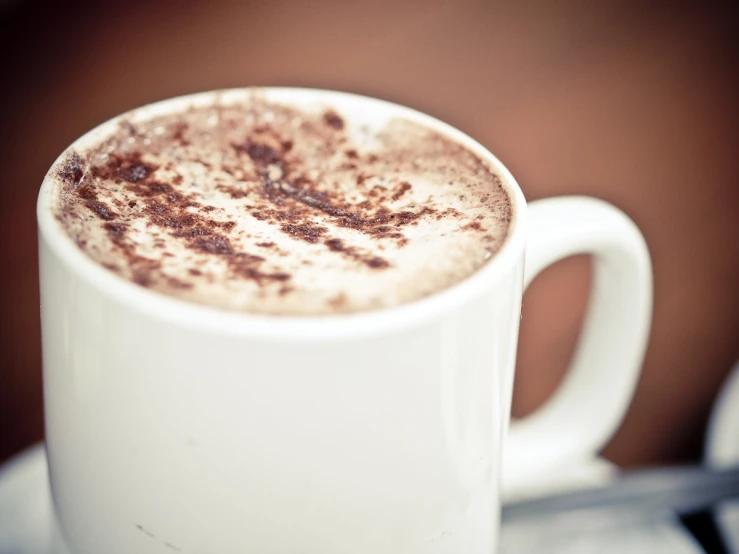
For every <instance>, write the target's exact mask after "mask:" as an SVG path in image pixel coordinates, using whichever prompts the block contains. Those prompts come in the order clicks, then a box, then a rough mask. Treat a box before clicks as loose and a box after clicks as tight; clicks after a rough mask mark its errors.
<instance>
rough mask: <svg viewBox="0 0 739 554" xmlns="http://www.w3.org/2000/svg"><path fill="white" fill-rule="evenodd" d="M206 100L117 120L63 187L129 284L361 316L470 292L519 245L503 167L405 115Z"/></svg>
mask: <svg viewBox="0 0 739 554" xmlns="http://www.w3.org/2000/svg"><path fill="white" fill-rule="evenodd" d="M194 98H195V97H194ZM197 98H198V99H199V100H198V101H192V102H187V99H184V100H182V99H181V100H180V101H179V104H177V108H176V109H167V103H163V104H155V105H153V106H151V107H148V108H142V109H141V110H135V111H133V112H130V113H128V114H124V115H123V116H120V117H118V118H116V119H115V120H113V121H111V122H109V123H107V124H105V125H104V126H102V127H101V128H100V129H98V130H96V131H95V132H94V133H92V134H91V135H89V136H88V137H85V139H83V140H81V141H78V143H77V144H76V145H75V146H73V147H72V148H70V149H69V150H68V151H67V152H66V153H65V154H64V155H63V156H62V157H61V158H60V160H59V161H58V162H57V163H56V164H55V165H54V167H52V169H51V170H50V172H49V175H48V176H47V179H52V180H53V185H54V191H55V193H54V210H55V215H56V217H57V219H58V220H59V222H60V224H61V226H62V227H63V229H64V231H65V232H66V233H67V234H68V235H69V237H70V238H71V239H72V240H73V241H74V242H75V243H76V244H77V245H78V246H79V248H80V249H81V250H82V251H84V252H85V253H86V254H87V255H88V256H89V257H90V258H92V259H93V260H94V261H95V262H97V263H98V264H100V265H101V266H103V267H105V268H107V269H108V270H110V271H112V272H114V273H116V274H117V275H119V276H120V277H121V278H123V279H127V280H129V281H132V282H134V283H136V284H138V285H140V286H142V287H147V288H149V289H151V290H154V291H157V292H159V293H162V294H166V295H169V296H172V297H175V298H178V299H181V300H185V301H188V302H194V303H198V304H203V305H208V306H212V307H216V308H221V309H227V310H240V311H244V312H249V313H261V314H274V315H297V316H301V315H302V316H310V315H326V314H333V313H347V312H358V311H364V310H372V309H379V308H384V307H390V306H395V305H399V304H402V303H406V302H411V301H413V300H416V299H420V298H422V297H425V296H427V295H430V294H433V293H435V292H438V291H440V290H443V289H445V288H447V287H449V286H451V285H454V284H455V283H458V282H459V281H462V280H463V279H465V278H466V277H468V276H470V275H471V274H472V273H474V272H475V271H477V270H478V269H479V268H480V267H482V266H483V265H484V264H486V263H487V262H488V261H489V260H490V259H491V258H492V257H493V256H494V255H495V254H496V252H497V251H498V250H499V249H500V248H501V245H502V244H503V243H504V241H505V239H506V236H507V234H508V231H509V227H510V224H511V220H512V217H513V216H512V205H511V199H510V196H509V194H508V192H507V191H506V189H505V187H504V185H503V184H502V182H501V180H500V178H499V177H498V175H496V174H495V172H494V171H493V170H492V169H491V167H490V166H489V165H488V163H486V161H485V160H484V159H482V158H481V157H479V156H478V155H476V154H475V153H473V152H471V151H470V150H469V149H468V148H466V147H464V146H462V145H461V144H459V143H457V142H455V141H454V140H452V139H451V138H448V137H446V136H444V135H443V134H440V133H439V132H438V131H436V130H434V129H432V128H430V127H426V126H425V125H422V124H420V123H418V122H415V121H413V120H412V119H410V118H404V117H402V116H395V115H393V111H392V110H391V109H386V111H387V112H388V116H387V117H385V118H378V117H377V114H375V113H371V114H369V113H363V112H360V111H357V110H348V109H346V106H343V105H341V103H338V104H337V105H332V104H331V103H328V104H327V103H323V102H321V101H320V98H321V97H320V95H319V96H316V97H315V98H314V99H313V100H311V101H310V102H308V101H306V102H298V101H292V102H287V101H283V100H281V99H279V98H278V99H275V98H272V97H270V95H269V94H268V93H266V92H261V91H259V90H258V89H254V90H251V91H242V92H241V93H240V94H236V95H233V94H231V95H229V94H226V93H223V94H218V93H214V94H212V95H211V96H210V97H209V99H208V101H207V102H204V101H203V96H202V95H200V96H198V97H197Z"/></svg>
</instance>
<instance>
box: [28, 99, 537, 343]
mask: <svg viewBox="0 0 739 554" xmlns="http://www.w3.org/2000/svg"><path fill="white" fill-rule="evenodd" d="M255 94H264V95H266V96H267V97H269V96H277V97H278V98H280V100H279V101H281V102H289V101H290V100H289V99H290V98H293V99H296V100H294V101H296V102H297V103H299V102H301V101H303V102H305V101H306V100H312V101H316V100H318V101H321V102H326V103H329V104H330V102H331V99H332V98H334V99H337V100H338V101H339V102H341V101H343V102H344V103H346V102H353V103H364V104H372V105H373V106H374V107H376V108H378V109H382V110H385V111H386V112H387V113H388V114H390V116H391V117H395V116H397V117H401V118H404V119H407V120H410V121H412V122H415V123H418V124H420V125H423V126H424V127H426V128H429V129H431V130H434V131H436V132H438V133H440V134H442V135H444V136H445V137H446V138H449V139H451V140H453V141H454V142H456V143H458V144H460V145H461V146H463V147H464V148H466V149H467V150H469V151H470V152H472V153H473V154H474V155H476V156H478V157H480V158H481V159H483V160H484V161H485V162H486V163H487V164H489V165H490V167H491V168H492V169H493V170H494V172H495V173H496V175H498V177H499V178H500V180H501V182H502V184H503V187H504V188H505V190H506V192H507V193H508V196H509V198H510V199H511V204H512V214H513V217H512V218H511V222H510V227H509V231H508V236H507V237H506V238H505V240H504V242H503V244H502V246H501V248H500V249H499V250H498V251H497V252H496V253H495V255H494V256H493V257H492V258H491V259H490V260H489V261H488V262H486V263H485V265H483V266H482V267H481V268H479V269H478V270H476V271H475V272H473V273H472V274H471V275H469V276H467V277H466V278H464V279H462V280H461V281H459V282H457V283H455V284H453V285H451V286H449V287H446V288H444V289H442V290H440V291H437V292H435V293H433V294H430V295H428V296H425V297H422V298H419V299H416V300H413V301H410V302H407V303H403V304H398V305H395V306H389V307H385V308H379V309H374V310H364V311H359V312H352V313H338V314H321V315H306V316H301V315H276V314H274V315H271V314H256V313H250V312H246V311H243V312H242V311H231V310H227V309H223V308H216V307H212V306H207V305H203V304H196V303H194V302H190V301H187V300H183V299H179V298H175V297H173V296H169V295H166V294H165V293H162V292H158V291H154V290H150V289H147V288H144V287H142V286H140V285H137V284H136V283H133V282H132V281H129V280H127V279H125V278H123V277H121V276H119V275H118V274H116V273H114V272H113V271H111V270H108V269H106V268H104V267H103V266H101V265H99V264H98V263H97V262H95V261H94V260H93V259H92V258H90V257H89V256H88V255H87V254H86V253H85V252H83V251H82V249H80V248H79V247H78V246H77V245H76V244H75V243H74V241H73V239H72V238H71V237H70V236H69V235H68V234H67V232H66V231H65V230H64V229H63V227H62V225H61V223H60V221H59V220H58V219H57V217H56V216H55V215H54V213H53V209H52V208H53V200H54V195H53V193H54V190H53V189H54V186H55V180H54V179H53V178H52V175H54V174H55V170H56V169H57V168H58V167H59V165H60V163H62V161H63V160H64V159H65V156H66V154H67V153H68V152H69V151H70V150H72V149H76V148H77V149H78V148H80V147H81V146H82V147H84V145H86V144H93V143H95V142H98V141H99V140H101V136H104V135H107V134H110V133H111V132H112V131H113V129H114V128H115V127H116V126H117V124H118V122H119V121H121V120H122V119H129V120H131V119H133V120H146V119H149V118H151V117H153V116H156V115H163V114H166V113H172V112H176V111H178V110H181V109H183V108H185V107H187V106H192V105H207V104H211V103H213V102H214V101H216V100H218V99H221V101H223V102H224V103H228V102H237V101H239V100H242V99H247V98H248V97H249V96H250V95H255ZM526 212H527V209H526V200H525V198H524V195H523V192H522V191H521V188H520V186H519V185H518V183H517V182H516V180H515V178H514V177H513V175H512V174H511V172H510V171H509V170H508V169H507V168H506V167H505V165H503V163H502V162H501V161H500V160H499V159H498V158H497V157H496V156H495V155H494V154H492V153H491V152H490V151H489V150H488V149H487V148H485V147H484V146H483V145H482V144H480V143H479V142H477V141H476V140H475V139H473V138H472V137H470V136H469V135H467V134H466V133H464V132H462V131H460V130H459V129H457V128H455V127H453V126H451V125H449V124H448V123H444V122H443V121H441V120H439V119H437V118H435V117H433V116H430V115H428V114H425V113H423V112H420V111H418V110H415V109H413V108H409V107H407V106H403V105H400V104H396V103H393V102H388V101H386V100H380V99H377V98H373V97H370V96H364V95H359V94H354V93H348V92H340V91H333V90H326V89H315V88H300V87H242V88H232V89H218V90H211V91H205V92H198V93H194V94H187V95H183V96H177V97H174V98H169V99H165V100H161V101H158V102H154V103H150V104H147V105H144V106H141V107H138V108H134V109H132V110H129V111H127V112H125V113H122V114H120V115H117V116H115V117H113V118H111V119H108V120H107V121H105V122H103V123H102V124H100V125H98V126H97V127H95V128H93V129H91V130H90V131H88V132H86V133H85V134H83V135H82V136H81V137H80V138H78V139H77V140H75V141H74V142H73V143H72V144H70V145H69V146H68V147H67V148H65V149H64V151H63V152H62V153H61V154H60V155H59V157H58V158H57V159H56V160H55V161H54V163H53V164H52V165H51V167H50V169H49V171H48V172H47V174H46V176H45V177H44V180H43V182H42V184H41V188H40V191H39V195H38V201H37V205H36V215H37V223H38V232H39V240H40V241H43V242H44V243H45V244H46V245H47V246H48V247H49V249H50V250H51V251H52V252H53V254H54V255H56V256H57V257H58V258H59V260H60V261H61V262H62V263H63V264H64V265H65V266H66V268H67V269H68V270H69V271H70V272H71V273H73V274H74V275H75V276H76V277H77V278H79V279H80V280H81V281H82V282H86V283H88V284H89V285H90V286H93V287H94V288H96V289H97V290H98V291H100V292H101V293H102V294H104V295H106V296H108V297H110V298H114V299H116V300H117V301H118V302H120V303H123V304H125V305H127V306H129V307H130V309H131V310H135V311H137V312H140V313H144V314H146V315H148V316H150V317H153V318H157V319H162V320H167V321H169V322H171V323H173V324H176V325H177V326H185V327H190V328H196V329H199V330H202V331H209V332H213V333H217V334H227V335H240V336H245V337H246V336H248V337H259V338H262V339H270V338H272V339H275V340H281V341H284V340H293V339H294V340H321V339H325V340H332V339H337V338H341V339H346V338H351V337H357V336H366V335H369V334H372V335H374V334H379V333H383V334H386V333H392V332H395V331H396V330H398V329H401V328H406V327H408V326H412V325H414V324H418V323H422V322H424V321H428V320H429V319H430V318H433V317H435V316H438V315H440V314H444V313H448V312H449V311H450V310H452V309H453V308H455V307H457V306H459V305H461V304H464V303H465V302H466V301H469V300H470V299H473V298H477V297H479V296H480V295H482V294H483V293H484V292H485V291H488V290H489V289H490V288H492V287H494V286H495V284H496V283H497V282H498V281H499V280H501V279H502V278H503V277H504V276H506V275H508V274H509V272H510V271H511V270H512V269H513V268H514V267H515V265H516V262H517V261H519V260H520V259H521V258H522V257H523V253H524V249H525V240H526V228H527V218H526V215H527V214H526ZM39 255H40V256H42V255H43V253H42V252H41V250H40V251H39ZM42 308H43V306H42Z"/></svg>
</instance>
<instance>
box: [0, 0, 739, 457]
mask: <svg viewBox="0 0 739 554" xmlns="http://www.w3.org/2000/svg"><path fill="white" fill-rule="evenodd" d="M732 4H733V3H731V2H714V3H708V4H705V3H704V4H700V3H697V2H691V3H687V2H671V3H667V2H664V3H660V2H637V1H633V2H632V1H626V0H604V1H601V2H599V3H589V2H581V1H576V0H563V1H560V2H549V1H547V0H535V1H530V2H527V3H523V2H520V3H514V2H506V3H503V2H496V1H493V0H490V1H485V0H458V1H456V2H446V1H443V0H426V1H417V2H400V1H398V0H373V1H370V0H362V1H359V0H345V1H341V0H317V1H301V0H275V1H264V0H261V1H249V0H245V1H242V2H225V1H210V2H207V1H201V2H172V3H163V2H156V1H153V0H152V1H149V2H145V1H134V0H131V1H129V2H121V3H117V4H109V3H104V2H99V3H82V2H75V1H68V2H64V3H54V2H45V1H34V0H16V1H15V2H7V1H5V2H2V1H0V52H1V54H0V76H1V77H0V78H1V79H2V84H1V85H0V100H2V101H1V102H0V111H1V113H0V210H1V216H0V254H1V255H2V258H0V259H1V260H2V268H1V269H0V305H1V306H2V310H0V462H2V461H3V460H5V459H6V458H8V457H9V456H11V455H12V454H14V453H16V452H17V451H19V450H20V449H22V448H24V447H25V446H28V445H30V444H32V443H33V442H35V441H38V440H40V439H41V438H42V436H43V412H42V397H41V355H40V327H39V314H38V309H39V305H38V304H39V302H38V282H37V260H36V224H35V215H34V205H35V199H36V194H37V191H38V187H39V185H40V183H41V180H42V178H43V175H44V173H45V171H46V169H47V168H48V167H49V165H50V164H51V163H52V161H53V160H54V159H55V158H56V156H57V155H58V154H59V153H60V152H61V151H62V150H63V149H64V148H65V147H66V146H67V145H68V144H69V143H70V142H72V141H73V140H74V139H75V138H77V137H78V136H79V135H80V134H82V133H83V132H85V131H86V130H88V129H90V128H91V127H93V126H95V125H97V124H98V123H101V122H102V121H104V120H106V119H108V118H110V117H112V116H114V115H116V114H118V113H120V112H122V111H125V110H127V109H130V108H133V107H136V106H139V105H141V104H145V103H148V102H152V101H155V100H160V99H163V98H166V97H170V96H174V95H179V94H185V93H190V92H195V91H200V90H206V89H214V88H221V87H233V86H244V85H268V84H276V85H299V86H316V87H323V88H336V89H341V90H347V91H352V92H358V93H363V94H368V95H373V96H378V97H381V98H385V99H389V100H393V101H396V102H400V103H403V104H408V105H410V106H413V107H415V108H418V109H420V110H422V111H426V112H428V113H430V114H432V115H435V116H437V117H440V118H442V119H444V120H447V121H448V122H450V123H452V124H453V125H455V126H457V127H459V128H461V129H462V130H464V131H466V132H467V133H469V134H471V135H472V136H474V137H476V138H477V139H479V140H480V141H481V142H482V143H483V144H485V145H486V146H488V147H489V148H490V149H491V150H492V151H493V152H495V153H496V154H497V155H498V156H499V157H500V158H501V159H502V160H503V161H504V163H506V164H507V165H508V166H509V168H510V169H511V170H512V171H513V173H514V174H515V175H516V176H517V178H518V180H519V182H520V183H521V185H522V188H523V189H524V192H525V194H526V195H527V197H528V198H529V199H530V200H533V199H536V198H541V197H546V196H552V195H559V194H570V193H582V194H590V195H595V196H598V197H601V198H604V199H606V200H609V201H611V202H613V203H615V204H616V205H618V206H620V207H622V208H623V209H625V210H626V211H627V212H628V213H629V214H630V215H631V216H632V217H633V218H634V219H635V220H636V222H637V223H638V224H639V225H640V226H641V228H642V229H643V231H644V233H645V235H646V237H647V241H648V243H649V246H650V249H651V251H652V255H653V262H654V271H655V312H654V328H653V333H652V338H651V341H650V346H649V351H648V354H647V358H646V363H645V368H644V374H643V377H642V379H641V382H640V385H639V389H638V392H637V395H636V397H635V399H634V402H633V405H632V407H631V410H630V412H629V415H628V417H627V418H626V421H625V422H624V425H623V426H622V428H621V430H620V431H619V433H618V435H617V436H616V437H615V439H614V440H613V441H612V443H611V444H610V445H609V446H608V448H607V449H606V455H607V456H608V457H609V458H610V459H612V460H614V461H616V462H618V463H620V464H622V465H645V464H655V463H671V462H678V461H685V460H692V459H697V458H698V457H699V456H700V446H701V441H702V436H703V432H704V429H705V425H706V421H707V416H708V413H709V410H710V406H711V403H712V402H713V399H714V397H715V395H716V392H717V390H718V389H719V387H720V385H721V382H722V380H723V378H724V377H725V375H726V374H727V373H728V371H729V369H730V367H731V365H732V363H733V362H734V361H735V360H737V358H739V340H737V338H738V337H739V333H738V331H739V248H738V246H737V244H738V241H739V186H738V185H739V182H738V181H739V153H738V151H737V146H738V145H739V102H738V101H737V100H738V99H739V86H737V83H736V82H735V80H734V79H735V77H736V75H737V67H738V66H737V61H738V60H739V55H738V51H737V47H736V42H735V40H736V39H735V37H736V36H739V25H737V19H736V17H735V14H734V13H733V10H732ZM588 270H589V265H588V262H587V260H584V259H573V260H568V261H566V262H563V263H561V264H559V265H558V266H556V267H554V268H552V269H551V270H549V271H547V272H546V273H545V274H544V275H543V276H542V277H541V278H539V279H538V280H537V281H536V282H535V284H534V285H532V287H531V289H530V291H529V292H528V293H527V294H526V297H525V300H524V314H523V323H522V335H521V341H520V354H519V368H518V377H517V382H516V391H515V401H514V405H515V408H514V413H515V414H516V415H523V414H526V413H529V412H530V411H531V410H533V409H534V408H535V407H536V406H538V405H539V404H540V403H541V402H542V401H543V400H544V399H545V398H546V397H547V396H548V394H549V393H550V392H551V391H552V389H553V388H554V387H555V386H556V384H557V382H558V381H559V379H560V378H561V375H562V373H563V371H564V369H565V367H566V365H567V360H568V358H569V356H570V354H571V352H572V348H573V344H574V341H575V339H576V336H577V332H578V326H579V324H580V318H581V316H582V311H583V309H584V306H585V302H586V299H587V288H588V283H589V272H588Z"/></svg>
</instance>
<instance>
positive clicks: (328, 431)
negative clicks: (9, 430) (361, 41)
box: [38, 89, 526, 554]
mask: <svg viewBox="0 0 739 554" xmlns="http://www.w3.org/2000/svg"><path fill="white" fill-rule="evenodd" d="M263 93H265V94H268V95H269V94H272V95H275V98H279V99H282V100H285V99H287V100H290V101H295V102H296V103H298V104H299V103H300V102H302V101H304V100H305V98H310V99H314V98H316V97H317V98H320V99H321V100H325V101H326V102H327V103H329V104H331V105H336V106H337V107H338V108H339V109H340V110H359V109H361V110H370V111H372V110H375V111H377V112H378V114H382V115H383V117H385V116H387V115H388V114H390V115H392V116H400V117H404V118H410V119H412V120H414V121H418V122H420V123H422V124H424V125H426V126H431V127H433V128H434V129H436V130H439V131H441V132H443V133H444V134H446V135H448V136H450V137H451V138H453V139H454V140H456V141H458V142H460V143H462V144H463V145H465V146H466V147H467V148H469V149H470V150H471V151H473V152H474V153H475V154H477V155H478V156H479V157H480V158H482V159H483V160H484V161H485V162H486V163H488V164H490V166H491V167H492V168H493V169H494V171H495V172H496V173H497V174H498V175H499V176H500V178H501V180H502V182H503V184H504V186H505V187H506V188H507V190H508V192H509V195H510V197H511V200H512V203H513V214H514V215H513V220H512V222H511V226H510V229H509V235H508V238H507V239H506V243H505V244H504V246H503V247H502V249H501V250H500V251H499V252H498V253H497V254H496V255H495V257H494V258H493V259H492V260H491V261H490V262H489V263H488V264H486V265H485V266H484V267H483V268H482V269H480V270H479V271H477V272H476V273H475V274H473V275H472V276H470V277H469V278H467V279H466V280H464V281H462V282H460V283H458V284H456V285H454V286H452V287H449V288H447V289H445V290H443V291H441V292H439V293H437V294H434V295H432V296H430V297H427V298H424V299H421V300H418V301H415V302H412V303H409V304H405V305H400V306H397V307H393V308H388V309H383V310H376V311H368V312H362V313H357V314H350V315H331V316H322V317H283V316H257V315H248V314H241V313H232V312H226V311H223V310H217V309H214V308H208V307H205V306H199V305H194V304H189V303H187V302H184V301H181V300H177V299H174V298H171V297H167V296H163V295H160V294H158V293H155V292H152V291H149V290H146V289H144V288H141V287H139V286H137V285H135V284H133V283H130V282H128V281H125V280H123V279H121V278H119V277H118V276H116V275H115V274H113V273H111V272H109V271H108V270H106V269H104V268H102V267H101V266H98V265H97V264H96V263H95V262H93V261H92V260H91V259H89V258H88V257H87V256H86V255H85V254H84V253H83V252H82V251H81V250H79V249H78V248H77V246H76V245H75V244H74V243H73V242H72V240H71V239H69V238H68V237H67V236H66V234H65V233H64V231H63V229H62V228H61V226H60V224H59V222H58V221H57V220H56V219H55V217H54V215H53V213H52V209H51V207H52V203H53V199H54V184H53V182H52V180H50V179H48V178H47V180H46V181H45V182H44V185H43V186H42V190H41V193H40V196H39V203H38V218H39V251H40V254H39V255H40V276H41V307H42V327H43V359H44V397H45V410H46V440H47V451H48V456H49V466H50V475H51V484H52V491H53V497H54V504H55V508H56V511H57V516H58V518H59V521H60V524H61V528H62V532H63V534H64V537H65V540H66V542H67V544H68V547H69V550H70V552H72V553H73V554H99V553H100V552H106V553H108V554H131V553H132V552H136V553H139V554H154V553H166V552H183V553H207V552H224V553H237V552H260V553H265V554H266V553H280V554H283V553H284V554H290V553H314V552H321V553H322V554H347V553H354V554H360V553H367V554H370V553H371V554H376V553H377V552H386V553H388V554H396V553H397V554H412V553H413V554H415V553H422V552H423V553H449V554H452V553H454V554H458V553H459V552H466V553H468V554H483V553H485V554H489V553H490V552H492V551H493V550H494V548H495V543H496V541H497V532H498V523H497V522H498V519H499V517H498V512H499V506H500V498H499V477H500V461H501V449H502V441H503V438H504V435H505V432H506V429H507V427H508V421H509V413H510V400H511V392H512V382H513V370H514V362H515V353H516V343H517V334H518V323H519V319H520V307H521V297H522V289H523V261H524V244H525V227H526V225H525V215H526V214H525V210H526V208H525V202H524V199H523V196H522V194H521V191H520V189H519V188H518V186H517V185H516V183H515V181H514V179H513V177H512V176H511V175H510V173H509V172H508V171H507V170H506V169H505V167H503V166H502V165H501V164H500V162H499V161H498V160H497V159H496V158H495V157H494V156H492V155H491V154H490V153H489V152H487V151H486V150H485V149H484V148H483V147H482V146H480V145H479V144H478V143H476V142H475V141H473V140H472V139H470V138H469V137H467V136H465V135H463V134H462V133H460V132H459V131H457V130H455V129H453V128H451V127H449V126H447V125H445V124H443V123H441V122H439V121H437V120H435V119H433V118H430V117H429V116H426V115H423V114H420V113H418V112H415V111H413V110H409V109H407V108H402V107H400V106H396V105H393V104H389V103H386V102H381V101H378V100H373V99H368V98H363V97H358V96H353V95H346V94H341V93H333V92H327V91H307V90H303V89H265V91H263ZM228 94H230V95H232V97H233V99H234V100H238V99H239V98H240V97H241V96H242V95H244V94H248V91H243V90H242V91H238V90H237V91H231V92H229V93H227V95H228ZM208 101H212V95H210V93H206V94H203V95H196V96H193V97H185V98H182V99H176V100H173V101H167V102H164V103H160V104H158V105H154V106H152V107H149V108H146V109H149V110H153V111H154V112H157V113H163V112H166V111H167V110H175V109H180V108H181V106H182V105H183V103H187V102H208ZM114 124H115V121H113V122H109V123H106V124H104V125H103V126H102V127H101V128H98V129H96V130H94V131H92V132H91V134H89V135H87V136H86V137H83V138H82V139H80V141H79V142H81V143H84V142H85V141H86V140H87V141H90V140H94V139H95V138H96V137H97V136H99V135H100V134H101V133H105V132H109V130H110V129H111V127H110V126H111V125H114ZM73 147H74V145H73ZM60 159H61V158H60ZM53 170H54V168H53V167H52V171H50V174H51V173H52V172H53Z"/></svg>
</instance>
